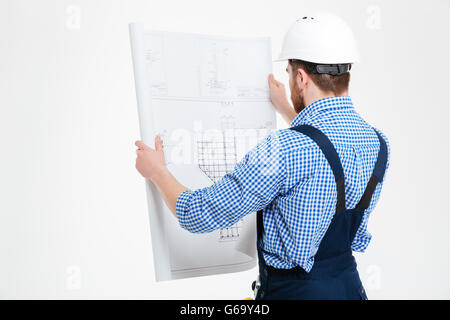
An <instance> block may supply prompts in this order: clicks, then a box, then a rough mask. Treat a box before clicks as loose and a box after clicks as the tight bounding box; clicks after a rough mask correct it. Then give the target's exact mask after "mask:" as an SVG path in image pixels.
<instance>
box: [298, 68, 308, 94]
mask: <svg viewBox="0 0 450 320" xmlns="http://www.w3.org/2000/svg"><path fill="white" fill-rule="evenodd" d="M310 81H311V78H310V77H309V74H308V73H306V71H305V70H303V69H302V68H298V69H297V84H298V87H299V89H300V90H301V89H304V88H305V87H306V86H307V85H309V82H310Z"/></svg>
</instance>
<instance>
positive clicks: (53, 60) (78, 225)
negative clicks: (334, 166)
mask: <svg viewBox="0 0 450 320" xmlns="http://www.w3.org/2000/svg"><path fill="white" fill-rule="evenodd" d="M311 9H313V10H316V9H321V10H328V11H332V12H335V13H337V14H339V15H341V16H342V17H343V18H344V19H346V20H347V21H348V23H349V24H350V25H351V27H352V28H353V30H354V33H355V35H356V38H357V40H358V42H359V47H360V51H361V57H362V61H361V63H360V64H358V65H355V66H354V69H352V84H351V92H350V93H351V96H352V98H353V101H354V103H355V105H356V108H357V110H358V111H359V112H360V113H361V114H362V115H363V117H365V119H366V120H367V121H368V122H369V123H371V124H372V125H374V126H376V127H378V128H380V129H381V130H382V131H384V133H385V134H386V135H387V136H388V137H389V139H390V143H391V148H392V155H391V166H390V169H389V171H388V173H387V176H386V182H385V186H384V189H383V192H382V196H381V199H380V202H379V204H378V206H377V208H376V209H375V211H374V212H373V215H372V217H371V221H370V223H369V230H370V231H371V233H372V234H373V236H374V238H373V241H372V243H371V245H370V247H369V249H368V250H367V252H366V253H365V254H364V255H358V256H357V259H358V263H359V270H360V273H361V277H362V279H363V282H364V284H365V286H366V289H367V291H368V295H369V298H372V299H418V298H438V299H442V298H446V299H449V298H450V276H449V272H448V270H450V257H449V251H450V250H449V244H450V236H449V230H448V228H449V226H450V215H449V205H448V192H449V182H450V174H449V172H450V170H449V169H448V166H449V163H448V162H449V161H448V157H449V142H448V139H449V138H450V137H449V133H448V132H449V131H448V120H449V115H450V112H449V107H450V103H449V100H448V90H449V89H448V86H449V80H448V79H449V78H448V77H449V72H450V62H449V61H450V60H449V59H448V57H449V56H450V47H449V41H448V30H449V29H450V2H449V1H446V0H441V1H438V0H433V1H387V0H384V1H380V0H372V1H367V0H363V1H362V0H354V1H331V0H330V1H299V0H293V1H282V0H277V1H273V0H272V1H261V0H259V1H242V0H239V1H231V0H227V1H176V2H175V1H167V0H165V1H148V0H146V1H136V0H134V1H131V0H129V1H123V0H120V1H119V0H96V1H87V0H85V1H81V0H78V1H77V0H73V1H61V0H58V1H56V0H54V1H50V0H45V1H44V0H41V1H32V0H26V1H25V0H1V2H0V144H1V157H0V298H13V299H15V298H155V299H178V298H193V299H196V298H205V299H210V298H217V299H222V298H227V299H242V298H244V297H247V296H250V295H251V292H250V283H251V281H252V280H253V279H254V277H255V276H256V269H253V270H250V271H247V272H242V273H237V274H228V275H220V276H212V277H203V278H193V279H186V280H176V281H169V282H163V283H155V281H154V272H153V261H152V259H153V257H152V252H151V242H150V234H149V223H148V216H147V207H146V199H145V188H144V181H143V179H142V177H140V175H139V174H138V173H137V172H136V170H135V168H134V162H135V147H134V145H133V144H134V141H135V140H136V139H138V138H139V130H138V118H137V108H136V97H135V91H134V79H133V72H132V62H131V53H130V45H129V38H128V26H127V25H128V23H129V22H144V23H146V24H147V25H148V26H150V27H153V28H155V29H161V30H169V31H185V32H197V33H208V34H218V35H239V34H242V35H262V36H266V35H267V36H270V37H272V45H273V56H274V57H276V55H277V54H278V50H279V48H280V47H281V41H282V38H283V35H284V33H285V31H286V30H287V28H288V26H289V25H290V23H291V22H292V21H294V20H295V19H296V18H298V17H300V16H303V15H304V13H307V12H308V11H309V10H311ZM181 54H182V53H180V55H181ZM181 62H182V56H180V61H173V63H175V64H176V63H181ZM284 68H285V64H283V63H274V72H275V74H276V76H277V77H279V78H281V79H282V80H283V81H286V80H287V76H286V74H285V72H284ZM174 116H176V115H174ZM278 121H279V127H280V128H282V127H285V126H286V124H285V123H283V122H282V120H281V118H279V119H278Z"/></svg>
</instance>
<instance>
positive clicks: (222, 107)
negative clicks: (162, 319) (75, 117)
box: [130, 24, 276, 281]
mask: <svg viewBox="0 0 450 320" xmlns="http://www.w3.org/2000/svg"><path fill="white" fill-rule="evenodd" d="M130 39H131V48H132V56H133V64H134V75H135V82H136V93H137V100H138V111H139V112H138V113H139V121H140V130H141V136H142V137H141V138H142V140H143V141H144V143H146V144H148V145H150V146H152V147H153V146H154V137H155V136H156V135H160V136H161V138H162V141H163V146H164V153H165V158H166V164H167V167H168V169H169V170H170V171H171V173H172V174H173V175H174V176H175V178H176V179H177V180H178V181H179V182H180V183H182V184H183V185H185V186H186V187H188V188H189V189H192V190H195V189H199V188H204V187H207V186H210V185H212V184H213V183H216V182H219V181H220V180H221V179H222V177H223V176H224V175H225V174H226V173H228V172H231V171H233V169H234V167H235V165H236V164H237V163H238V162H239V161H240V160H241V159H242V158H243V157H244V155H245V154H246V153H247V152H248V151H249V150H250V149H251V148H252V147H253V146H255V145H256V144H257V143H258V142H259V141H260V140H261V139H263V138H264V137H266V136H267V135H268V134H269V133H270V131H271V130H273V129H274V128H275V124H276V121H275V113H274V110H273V107H272V105H271V103H270V100H269V88H268V85H267V76H268V74H269V73H270V72H271V61H272V59H271V44H270V39H269V38H266V37H224V36H209V35H197V34H188V33H174V32H161V31H154V30H149V29H146V28H145V27H144V26H143V25H141V24H131V25H130ZM146 188H147V200H148V210H149V218H150V227H151V236H152V247H153V257H154V263H155V276H156V280H157V281H161V280H171V279H180V278H186V277H193V276H204V275H211V274H218V273H227V272H237V271H244V270H248V269H250V268H253V267H254V266H255V265H256V246H255V244H256V216H255V214H249V215H247V216H245V217H243V218H242V219H239V220H238V221H233V224H231V225H229V226H225V227H224V228H222V229H219V230H215V231H213V232H210V233H201V234H193V233H190V232H188V231H187V230H184V229H182V228H181V227H180V225H179V223H178V221H177V219H176V218H175V217H174V216H173V215H172V214H171V213H170V211H169V209H168V208H167V207H166V205H165V204H164V202H163V200H162V199H161V197H160V195H159V193H158V191H157V189H156V187H155V186H154V185H153V184H152V183H151V182H149V181H147V182H146Z"/></svg>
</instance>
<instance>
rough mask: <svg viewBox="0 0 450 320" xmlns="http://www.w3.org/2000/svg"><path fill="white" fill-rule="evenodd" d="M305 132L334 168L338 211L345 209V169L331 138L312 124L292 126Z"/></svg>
mask: <svg viewBox="0 0 450 320" xmlns="http://www.w3.org/2000/svg"><path fill="white" fill-rule="evenodd" d="M290 129H291V130H295V131H298V132H301V133H303V134H304V135H306V136H308V137H309V138H311V139H312V140H313V141H314V142H315V143H316V144H317V145H318V146H319V148H320V150H322V153H323V154H324V155H325V158H326V159H327V161H328V163H329V164H330V166H331V170H333V174H334V179H335V181H336V188H337V202H336V213H338V212H341V211H344V210H345V179H344V169H343V168H342V163H341V159H340V158H339V155H338V153H337V151H336V149H335V148H334V146H333V144H332V143H331V141H330V139H328V137H327V136H326V135H325V134H324V133H323V132H322V131H320V130H319V129H317V128H315V127H313V126H310V125H301V126H297V127H292V128H290Z"/></svg>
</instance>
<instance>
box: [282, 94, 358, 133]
mask: <svg viewBox="0 0 450 320" xmlns="http://www.w3.org/2000/svg"><path fill="white" fill-rule="evenodd" d="M332 108H353V103H352V99H351V98H350V97H349V96H342V97H328V98H323V99H319V100H316V101H314V102H313V103H311V104H310V105H309V106H307V107H306V108H305V109H303V110H302V111H300V113H299V114H298V115H297V116H296V117H295V118H294V120H292V122H291V127H295V126H299V125H301V124H304V123H305V122H306V121H307V120H308V119H310V118H311V117H313V116H315V115H316V114H318V113H320V112H321V111H323V110H327V109H332Z"/></svg>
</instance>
